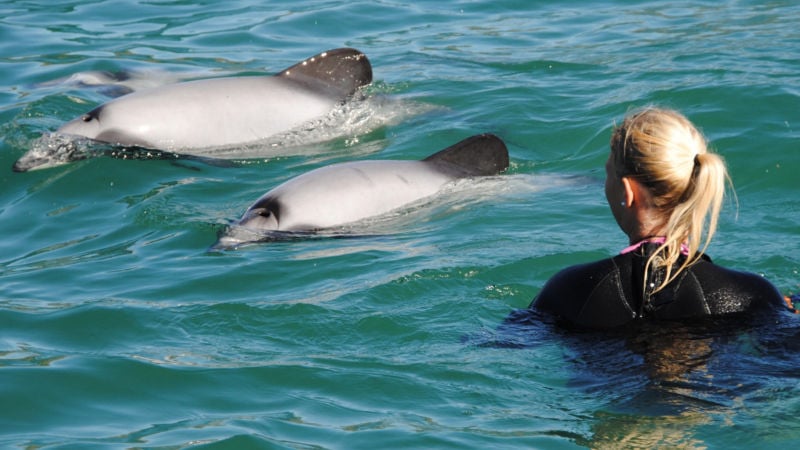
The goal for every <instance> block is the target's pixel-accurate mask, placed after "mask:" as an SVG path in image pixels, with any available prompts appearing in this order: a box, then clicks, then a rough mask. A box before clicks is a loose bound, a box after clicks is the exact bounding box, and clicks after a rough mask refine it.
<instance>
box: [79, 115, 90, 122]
mask: <svg viewBox="0 0 800 450" xmlns="http://www.w3.org/2000/svg"><path fill="white" fill-rule="evenodd" d="M81 120H82V121H84V122H91V121H92V116H91V115H90V114H84V115H82V116H81Z"/></svg>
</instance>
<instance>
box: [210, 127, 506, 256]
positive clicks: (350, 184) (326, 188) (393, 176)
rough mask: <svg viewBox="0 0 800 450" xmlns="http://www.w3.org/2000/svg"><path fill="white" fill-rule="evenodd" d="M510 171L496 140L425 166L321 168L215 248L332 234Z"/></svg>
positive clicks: (256, 208)
mask: <svg viewBox="0 0 800 450" xmlns="http://www.w3.org/2000/svg"><path fill="white" fill-rule="evenodd" d="M507 168H508V149H507V148H506V146H505V144H504V143H503V141H502V140H501V139H500V138H498V137H497V136H495V135H492V134H481V135H476V136H472V137H469V138H467V139H464V140H463V141H460V142H458V143H456V144H454V145H452V146H450V147H448V148H446V149H444V150H441V151H439V152H437V153H435V154H433V155H431V156H429V157H427V158H425V159H423V160H421V161H413V160H409V161H403V160H365V161H354V162H346V163H340V164H333V165H329V166H325V167H321V168H319V169H315V170H312V171H310V172H306V173H304V174H302V175H300V176H297V177H295V178H292V179H290V180H288V181H286V182H284V183H283V184H281V185H279V186H277V187H276V188H274V189H272V190H270V191H269V192H267V193H266V194H264V195H263V196H261V198H259V199H258V200H256V202H255V203H254V204H253V205H252V206H250V207H249V208H248V209H247V211H245V213H244V215H243V216H242V217H241V218H240V219H239V220H238V221H236V222H235V223H234V224H233V225H232V226H229V227H227V229H226V230H225V231H224V233H223V234H222V236H220V238H219V240H218V241H217V243H216V244H215V245H214V246H213V247H212V248H215V249H226V248H235V247H237V246H239V245H241V244H244V243H247V242H256V241H264V240H271V239H279V238H281V237H286V236H293V235H298V234H301V235H302V234H305V233H314V232H317V231H321V230H326V229H327V230H330V229H333V228H336V227H340V226H342V225H346V224H350V223H353V222H357V221H360V220H363V219H366V218H369V217H374V216H379V215H381V214H385V213H388V212H390V211H392V210H396V209H398V208H401V207H403V206H406V205H409V204H411V203H413V202H415V201H417V200H421V199H423V198H426V197H430V196H432V195H434V194H436V193H437V192H439V190H441V189H442V188H443V187H444V186H445V185H446V184H447V183H449V182H451V181H453V180H456V179H459V178H466V177H477V176H489V175H497V174H499V173H500V172H503V171H505V170H506V169H507Z"/></svg>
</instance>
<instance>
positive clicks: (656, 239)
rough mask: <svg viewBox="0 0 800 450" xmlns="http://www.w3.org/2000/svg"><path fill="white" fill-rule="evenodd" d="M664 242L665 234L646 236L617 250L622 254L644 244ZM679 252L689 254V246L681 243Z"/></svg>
mask: <svg viewBox="0 0 800 450" xmlns="http://www.w3.org/2000/svg"><path fill="white" fill-rule="evenodd" d="M664 242H667V238H666V237H665V236H656V237H651V238H647V239H642V240H641V241H639V242H637V243H635V244H633V245H630V246H628V247H625V248H623V249H622V251H621V252H619V254H620V255H624V254H626V253H630V252H633V251H636V250H638V249H639V247H641V246H643V245H644V244H658V245H662V244H663V243H664ZM681 253H683V254H684V255H688V254H689V247H688V246H686V244H681Z"/></svg>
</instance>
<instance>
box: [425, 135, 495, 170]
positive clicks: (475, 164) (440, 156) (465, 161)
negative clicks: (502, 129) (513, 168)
mask: <svg viewBox="0 0 800 450" xmlns="http://www.w3.org/2000/svg"><path fill="white" fill-rule="evenodd" d="M423 161H427V162H430V163H433V164H436V165H437V166H440V167H441V168H442V169H443V170H446V171H448V172H451V173H454V174H455V175H457V176H461V177H471V176H488V175H497V174H499V173H501V172H503V171H505V170H506V169H508V148H506V144H505V143H504V142H503V140H502V139H500V138H499V137H497V136H495V135H493V134H490V133H485V134H478V135H475V136H470V137H468V138H466V139H464V140H463V141H460V142H457V143H455V144H453V145H451V146H450V147H447V148H446V149H444V150H441V151H439V152H437V153H434V154H433V155H431V156H428V157H427V158H425V159H423Z"/></svg>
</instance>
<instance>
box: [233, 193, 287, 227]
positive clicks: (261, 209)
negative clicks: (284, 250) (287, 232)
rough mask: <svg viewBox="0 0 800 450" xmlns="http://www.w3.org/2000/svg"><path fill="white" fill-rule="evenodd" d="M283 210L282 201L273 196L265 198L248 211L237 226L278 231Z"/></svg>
mask: <svg viewBox="0 0 800 450" xmlns="http://www.w3.org/2000/svg"><path fill="white" fill-rule="evenodd" d="M283 209H284V208H283V205H282V204H281V202H280V200H278V199H277V198H274V197H272V196H264V197H262V198H260V199H258V200H257V201H256V202H255V203H254V204H253V205H252V206H250V208H248V209H247V211H246V212H245V213H244V215H243V217H242V218H241V219H240V220H239V221H238V222H237V225H239V226H242V227H246V228H257V229H262V230H264V229H266V230H278V227H279V226H280V221H281V213H282V210H283Z"/></svg>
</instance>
